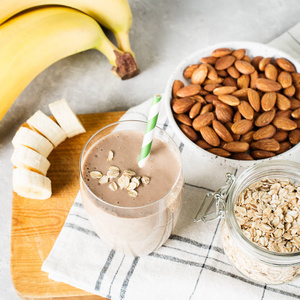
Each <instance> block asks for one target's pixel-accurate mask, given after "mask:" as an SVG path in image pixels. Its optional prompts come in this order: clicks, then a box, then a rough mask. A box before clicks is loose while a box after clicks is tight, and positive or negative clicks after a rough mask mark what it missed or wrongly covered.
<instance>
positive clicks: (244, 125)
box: [231, 119, 253, 134]
mask: <svg viewBox="0 0 300 300" xmlns="http://www.w3.org/2000/svg"><path fill="white" fill-rule="evenodd" d="M252 128H253V121H251V120H246V119H243V120H240V121H237V122H235V123H233V125H232V126H231V130H232V132H233V133H235V134H245V133H247V132H248V131H250V130H251V129H252Z"/></svg>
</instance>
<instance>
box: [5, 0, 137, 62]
mask: <svg viewBox="0 0 300 300" xmlns="http://www.w3.org/2000/svg"><path fill="white" fill-rule="evenodd" d="M43 5H63V6H68V7H71V8H75V9H77V10H80V11H82V12H84V13H86V14H88V15H90V16H91V17H93V18H94V19H95V20H97V21H98V22H99V23H100V24H101V25H103V26H105V27H106V28H108V29H109V30H111V31H112V32H113V34H114V35H115V37H116V40H117V43H118V47H119V49H120V50H122V51H124V52H129V53H130V54H131V55H132V56H133V57H134V53H133V52H132V50H131V47H130V42H129V30H130V28H131V24H132V14H131V10H130V6H129V4H128V2H127V0H1V1H0V24H2V23H3V22H5V21H6V20H8V19H9V18H10V17H12V16H14V15H16V14H17V13H19V12H22V11H24V10H26V9H28V8H33V7H39V6H43Z"/></svg>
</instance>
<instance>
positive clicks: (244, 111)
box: [238, 101, 254, 120]
mask: <svg viewBox="0 0 300 300" xmlns="http://www.w3.org/2000/svg"><path fill="white" fill-rule="evenodd" d="M238 110H239V112H240V114H241V115H242V116H243V117H244V118H245V119H247V120H252V119H253V117H254V110H253V108H252V106H251V105H250V104H249V102H247V101H241V103H240V104H239V105H238Z"/></svg>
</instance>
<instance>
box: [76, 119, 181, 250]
mask: <svg viewBox="0 0 300 300" xmlns="http://www.w3.org/2000/svg"><path fill="white" fill-rule="evenodd" d="M145 126H146V123H144V122H138V121H124V122H119V123H115V124H112V125H110V126H108V127H106V128H104V129H102V130H100V131H99V132H97V133H96V134H95V135H94V136H93V137H92V138H91V139H90V141H89V142H88V143H87V145H86V146H85V148H84V150H83V153H82V157H81V162H80V164H81V165H80V168H81V174H80V175H81V180H80V182H81V195H82V200H83V205H84V207H85V209H86V211H87V213H88V215H89V219H90V221H91V223H92V225H93V227H94V229H95V231H96V233H97V234H98V235H99V237H100V238H101V239H102V240H104V241H105V242H106V243H107V244H109V245H110V246H111V247H112V248H113V249H115V250H116V251H118V252H121V253H123V254H126V255H134V256H139V255H146V254H149V253H151V252H153V251H154V250H155V249H157V248H158V247H160V246H161V245H162V244H163V243H164V242H165V241H166V240H167V239H168V237H169V236H170V234H171V232H172V230H173V228H174V226H175V224H176V222H177V219H178V216H179V213H180V210H181V206H182V190H183V175H182V163H181V158H180V153H179V150H178V148H177V146H176V144H175V143H174V141H173V140H172V139H171V138H170V137H169V136H168V135H167V134H166V133H165V132H164V131H162V130H160V129H159V128H156V129H155V136H154V139H153V143H152V147H151V154H150V156H149V158H148V160H147V162H146V164H145V166H144V167H143V168H139V166H138V157H139V155H140V151H141V146H142V142H143V136H144V129H145Z"/></svg>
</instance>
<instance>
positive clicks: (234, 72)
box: [227, 66, 241, 79]
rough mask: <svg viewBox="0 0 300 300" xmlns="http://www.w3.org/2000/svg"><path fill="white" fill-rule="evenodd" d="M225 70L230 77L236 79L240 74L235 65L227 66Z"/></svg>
mask: <svg viewBox="0 0 300 300" xmlns="http://www.w3.org/2000/svg"><path fill="white" fill-rule="evenodd" d="M227 72H228V74H229V75H230V76H231V77H233V78H235V79H237V78H239V77H240V76H241V74H240V72H239V71H238V70H237V69H236V67H235V66H231V67H229V68H228V69H227Z"/></svg>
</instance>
